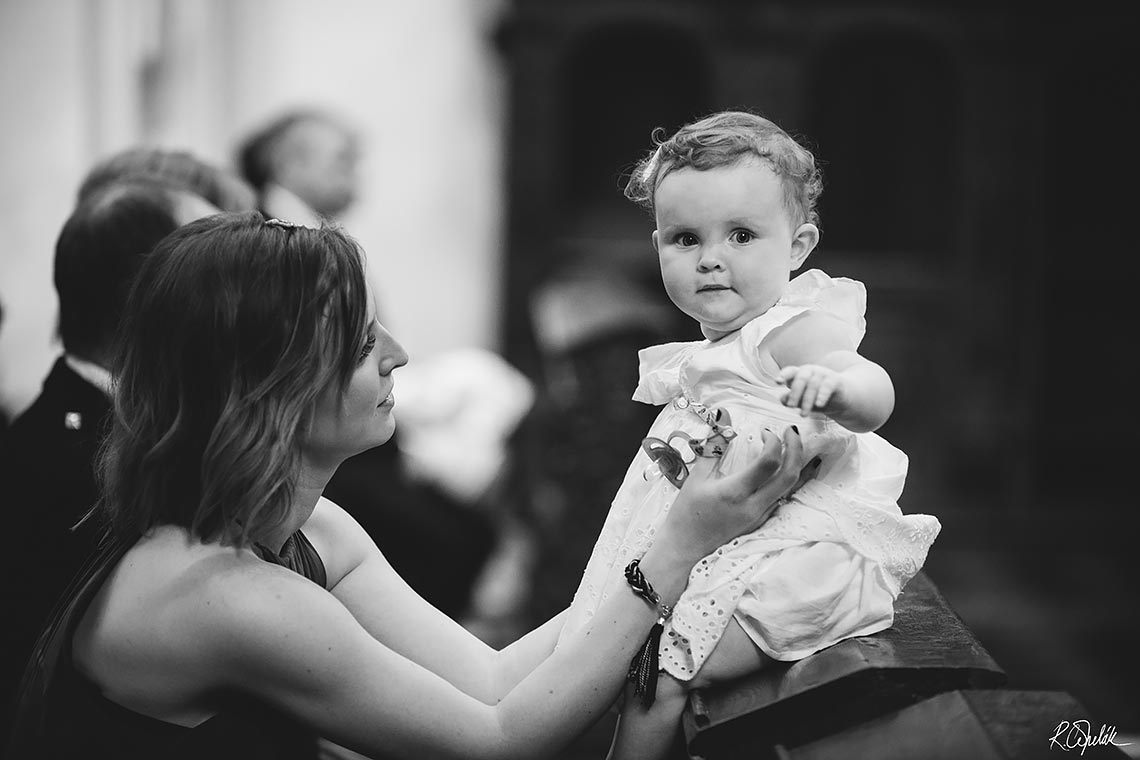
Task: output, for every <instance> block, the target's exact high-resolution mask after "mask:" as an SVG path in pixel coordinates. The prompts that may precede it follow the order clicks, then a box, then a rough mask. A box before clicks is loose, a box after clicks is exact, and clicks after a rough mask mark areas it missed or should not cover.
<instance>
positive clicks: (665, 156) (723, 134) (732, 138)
mask: <svg viewBox="0 0 1140 760" xmlns="http://www.w3.org/2000/svg"><path fill="white" fill-rule="evenodd" d="M653 142H654V144H655V145H656V148H654V149H653V150H652V151H650V153H649V154H648V155H647V156H645V158H643V159H642V160H641V161H639V162H638V163H637V165H636V166H635V167H634V169H633V174H632V176H631V177H630V179H629V182H628V183H627V184H626V187H625V197H627V198H629V199H630V200H631V201H633V202H634V203H637V204H638V205H639V206H642V207H643V208H645V209H646V210H648V211H649V213H651V214H652V213H653V212H654V205H653V196H654V194H655V193H656V192H657V188H658V187H659V186H660V184H661V180H663V179H665V177H666V176H668V174H669V173H670V172H673V171H676V170H677V169H683V168H686V167H691V168H693V169H697V170H700V171H704V170H706V169H715V168H717V167H720V166H731V165H732V164H735V163H736V162H738V161H740V160H741V159H743V158H745V157H747V156H755V157H757V158H759V159H762V160H764V161H766V162H767V163H768V165H769V166H771V167H772V169H773V170H774V171H775V172H776V175H777V176H778V177H779V178H780V183H781V185H782V187H783V190H784V205H785V206H786V208H787V210H788V214H789V215H790V216H791V218H792V222H793V224H794V225H795V226H799V225H801V224H804V223H807V222H810V223H812V224H814V225H816V226H819V212H818V211H817V210H816V201H817V200H818V199H819V196H820V193H822V192H823V177H822V175H821V174H820V170H819V168H818V167H817V166H816V161H815V156H813V155H812V153H811V151H809V150H808V149H807V148H805V147H803V146H802V145H800V144H799V143H798V142H796V141H795V140H794V139H793V138H792V137H791V135H789V134H788V133H787V132H785V131H784V130H783V129H781V128H780V127H779V126H777V125H776V124H775V123H773V122H772V121H769V120H768V119H765V118H764V117H763V116H758V115H756V114H754V113H749V112H747V111H721V112H719V113H714V114H712V115H710V116H706V117H704V118H703V119H700V120H698V121H695V122H692V123H691V124H686V125H685V126H683V127H681V128H680V129H679V130H677V132H676V134H674V135H673V136H672V137H670V138H668V139H665V133H664V130H662V129H661V128H660V127H659V128H657V129H656V130H654V132H653Z"/></svg>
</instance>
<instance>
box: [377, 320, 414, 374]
mask: <svg viewBox="0 0 1140 760" xmlns="http://www.w3.org/2000/svg"><path fill="white" fill-rule="evenodd" d="M378 331H379V334H378V335H377V338H376V342H377V344H378V345H377V348H378V350H379V352H380V374H381V375H387V374H388V373H389V372H391V371H392V370H394V369H396V367H403V366H404V365H405V364H407V363H408V352H407V351H405V350H404V347H403V346H401V345H400V342H399V341H397V340H396V339H395V338H393V337H392V334H391V333H389V332H388V331H387V330H385V329H384V328H383V327H378Z"/></svg>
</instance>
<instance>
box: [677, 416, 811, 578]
mask: <svg viewBox="0 0 1140 760" xmlns="http://www.w3.org/2000/svg"><path fill="white" fill-rule="evenodd" d="M762 440H763V443H764V445H763V448H762V449H761V452H760V456H759V457H758V458H757V459H756V461H755V462H753V463H752V464H750V465H749V466H748V467H746V468H745V469H743V470H740V471H739V472H735V473H733V474H731V475H725V474H723V473H721V472H720V459H714V458H710V457H697V461H696V462H694V463H693V464H692V465H691V466H690V474H689V477H688V478H687V479H686V480H685V483H684V485H683V487H682V488H681V491H680V493H679V494H678V495H677V499H676V501H675V502H674V503H673V506H672V508H671V509H670V510H669V515H668V517H667V518H666V521H665V524H664V525H663V526H662V527H661V530H660V531H659V533H658V537H657V542H656V543H661V542H663V541H664V542H667V543H668V544H669V545H670V548H671V549H673V550H675V551H678V552H680V553H681V555H682V556H686V557H695V559H694V562H695V561H696V560H697V559H700V558H701V557H704V556H705V555H707V554H708V553H709V552H712V551H714V550H715V549H716V548H717V547H719V546H722V545H724V544H726V543H728V542H729V541H731V540H732V539H734V538H736V537H737V536H740V535H743V534H744V533H748V532H750V531H753V530H755V529H756V528H758V527H760V526H761V525H763V524H764V522H765V521H766V520H767V519H768V518H769V517H771V516H772V513H773V512H774V511H775V510H776V507H777V506H778V505H779V501H780V499H782V498H783V497H784V496H787V495H788V494H789V493H791V492H792V491H793V490H795V489H796V488H798V487H799V486H800V485H801V484H802V483H803V482H804V481H805V480H807V479H808V478H810V477H811V476H812V475H814V474H815V471H816V470H817V469H818V468H819V460H818V459H813V460H812V462H811V464H810V465H808V466H806V467H805V463H804V460H805V458H806V457H805V454H804V447H803V441H802V440H801V439H800V435H799V433H798V431H796V430H794V429H793V428H792V427H789V428H787V430H785V431H784V436H783V439H782V440H781V439H780V438H779V437H778V436H777V435H776V434H775V433H772V432H771V431H768V430H765V431H764V432H763V433H762Z"/></svg>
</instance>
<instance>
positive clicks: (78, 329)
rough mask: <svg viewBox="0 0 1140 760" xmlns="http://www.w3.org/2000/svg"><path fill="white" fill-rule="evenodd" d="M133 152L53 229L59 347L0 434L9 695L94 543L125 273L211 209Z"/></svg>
mask: <svg viewBox="0 0 1140 760" xmlns="http://www.w3.org/2000/svg"><path fill="white" fill-rule="evenodd" d="M170 155H171V154H163V156H164V157H165V158H170ZM142 157H143V154H137V155H134V156H133V157H132V159H131V160H130V161H126V162H124V163H122V164H116V166H117V168H116V169H114V170H113V171H112V170H111V169H109V168H108V166H107V165H106V164H103V165H100V166H99V167H97V168H96V171H95V172H93V174H92V175H91V176H90V177H89V178H88V179H89V180H92V181H91V182H89V183H88V182H85V184H84V189H83V192H82V193H81V194H80V197H79V202H78V204H77V205H76V208H75V209H74V211H73V212H72V214H71V216H70V217H69V218H68V219H67V221H66V222H65V224H64V226H63V229H62V230H61V232H60V234H59V237H58V240H57V242H56V250H55V259H54V284H55V289H56V292H57V294H58V297H59V337H60V339H61V342H62V344H63V351H62V353H61V355H60V356H59V358H57V359H56V361H55V364H54V365H53V366H52V368H51V371H50V373H49V374H48V376H47V378H46V379H45V380H44V383H43V387H42V390H41V392H40V394H39V395H38V396H37V397H36V398H35V400H34V401H33V402H32V404H31V406H30V407H28V408H27V409H26V410H25V411H24V412H22V413H21V414H20V415H19V416H17V417H16V419H15V420H14V421H13V423H12V425H11V428H10V430H9V431H8V433H7V434H6V436H5V437H4V440H3V442H2V443H0V482H2V483H4V488H5V503H6V505H7V509H6V510H5V516H6V518H7V519H8V521H9V523H8V526H7V527H8V533H9V536H10V537H11V540H10V541H8V548H7V549H6V550H5V551H4V552H3V553H2V555H0V556H2V557H3V560H2V561H0V562H2V567H0V577H2V578H3V583H4V584H5V594H4V598H5V600H6V601H7V609H6V610H5V612H6V615H5V618H6V620H7V623H6V625H5V626H4V633H5V642H4V646H3V650H2V651H3V653H4V656H3V658H2V664H0V684H4V689H5V690H6V691H7V693H6V694H5V695H4V698H5V700H9V699H11V698H12V697H13V696H14V690H15V688H16V686H17V684H18V681H19V676H20V673H21V672H22V670H23V666H24V664H25V662H26V660H27V657H28V655H29V653H30V652H31V648H32V645H33V644H34V640H35V636H36V633H37V632H38V631H39V629H40V627H41V625H42V624H43V622H44V621H45V620H46V618H47V616H48V613H49V612H50V610H51V608H52V606H53V605H54V603H55V601H56V599H57V598H58V597H59V595H60V594H61V593H62V591H63V590H64V588H65V587H66V585H67V583H68V582H69V581H70V580H71V578H72V577H73V576H74V575H75V573H76V571H77V570H78V569H79V567H80V566H81V565H82V563H83V561H84V560H85V559H86V558H87V556H88V555H89V553H90V552H91V551H92V549H93V548H94V547H95V545H96V541H97V538H98V527H99V526H98V521H97V520H94V519H92V520H87V521H85V522H83V523H82V524H81V525H78V526H77V523H78V522H79V521H80V520H81V519H82V518H83V516H84V515H85V514H87V512H88V511H89V510H90V509H91V508H92V507H93V506H94V505H95V502H96V500H97V498H98V485H97V478H96V475H95V460H96V458H97V454H98V451H99V447H100V445H101V443H102V436H103V431H104V427H105V423H106V422H107V418H108V416H109V413H110V409H111V386H112V377H111V363H112V356H113V353H114V344H115V333H116V330H117V326H118V322H119V316H120V313H121V311H122V307H123V304H124V303H125V301H126V297H127V293H128V292H129V289H130V284H131V281H132V280H133V277H134V274H135V272H136V271H137V270H138V267H139V265H140V264H141V262H142V260H143V258H144V257H145V256H146V254H148V253H149V252H150V251H151V249H152V248H153V247H154V246H155V245H156V244H157V243H158V241H159V240H161V239H162V238H163V237H165V236H166V235H167V234H168V233H170V232H172V231H173V230H175V229H177V228H178V227H179V226H181V225H182V224H185V223H187V222H189V221H192V220H194V219H197V218H199V217H202V216H207V215H209V214H214V213H217V212H218V210H219V209H218V207H217V206H215V205H214V204H213V203H211V202H210V201H208V200H206V199H205V198H204V197H202V196H201V195H199V194H197V193H196V192H194V191H192V190H191V189H189V186H188V185H187V184H186V183H184V182H182V181H181V180H180V181H164V180H163V177H162V175H161V173H154V172H145V171H135V169H137V168H138V164H137V163H136V161H137V159H139V158H142ZM122 158H123V157H122V156H118V157H116V158H115V161H119V160H120V159H122ZM147 158H148V159H149V158H160V156H158V155H157V154H154V155H149V156H147ZM127 165H129V166H131V167H134V168H131V169H124V167H125V166H127ZM174 167H177V168H178V171H177V172H176V175H177V176H179V177H183V178H184V177H185V176H186V175H185V173H184V172H183V171H182V170H190V171H191V172H193V173H198V172H201V174H200V176H201V177H213V176H214V172H216V170H213V169H211V168H210V167H207V166H206V165H204V164H201V163H200V162H198V160H197V159H195V158H193V157H191V156H189V155H188V154H179V157H178V158H177V159H176V160H173V161H172V162H171V163H170V165H169V166H168V169H169V168H174ZM120 170H122V171H120ZM112 175H114V176H112ZM94 177H97V178H98V179H97V181H95V180H94V179H92V178H94ZM7 717H8V713H7V712H5V721H6V720H7Z"/></svg>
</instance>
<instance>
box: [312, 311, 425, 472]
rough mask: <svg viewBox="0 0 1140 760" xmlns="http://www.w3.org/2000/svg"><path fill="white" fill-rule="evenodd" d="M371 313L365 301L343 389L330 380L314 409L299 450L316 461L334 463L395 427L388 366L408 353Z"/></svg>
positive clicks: (381, 440) (380, 439) (381, 439)
mask: <svg viewBox="0 0 1140 760" xmlns="http://www.w3.org/2000/svg"><path fill="white" fill-rule="evenodd" d="M375 313H376V312H375V309H374V308H373V307H370V308H369V311H368V316H369V322H368V327H367V340H366V342H365V344H364V349H363V351H361V353H360V356H359V357H358V360H357V361H358V363H357V366H356V370H355V371H354V372H353V374H352V377H351V378H350V379H349V381H348V385H347V386H346V387H345V389H344V393H343V395H342V394H341V393H340V391H339V388H337V387H336V385H335V384H333V385H330V387H328V388H326V389H325V390H324V392H323V393H322V394H321V395H320V396H319V397H318V399H317V403H316V405H315V407H314V409H313V420H312V424H311V425H310V428H309V433H308V435H307V436H306V438H305V444H304V451H305V454H306V455H307V456H309V457H310V458H311V459H313V460H314V461H316V462H319V463H321V464H324V465H332V466H335V465H339V464H340V462H342V461H343V460H344V459H347V458H348V457H350V456H352V455H354V454H359V453H360V452H362V451H366V450H368V449H371V448H373V447H375V446H379V445H380V444H382V443H384V442H385V441H387V440H388V439H389V438H391V437H392V433H394V432H395V430H396V420H395V417H394V416H393V414H392V411H393V407H394V406H395V397H394V396H393V394H392V388H393V384H394V382H393V381H394V378H393V377H392V370H394V369H396V367H402V366H403V365H405V364H407V363H408V354H407V353H406V352H405V351H404V348H403V346H401V345H400V344H399V343H397V342H396V340H395V338H393V337H392V336H391V335H389V334H388V331H387V330H385V329H384V328H383V327H381V326H380V323H379V322H377V321H376V316H375Z"/></svg>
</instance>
